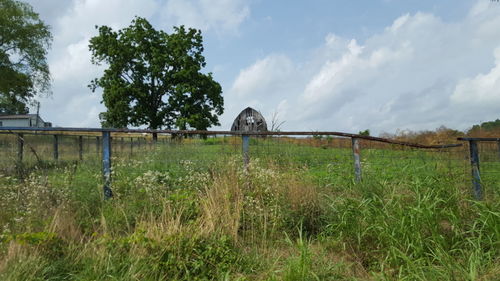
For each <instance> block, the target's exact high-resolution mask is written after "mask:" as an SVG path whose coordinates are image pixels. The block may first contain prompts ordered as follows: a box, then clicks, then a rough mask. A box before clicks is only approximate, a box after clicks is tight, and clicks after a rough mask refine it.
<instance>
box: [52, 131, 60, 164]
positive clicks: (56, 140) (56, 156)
mask: <svg viewBox="0 0 500 281" xmlns="http://www.w3.org/2000/svg"><path fill="white" fill-rule="evenodd" d="M53 156H54V160H56V161H57V160H59V136H58V135H54V155H53Z"/></svg>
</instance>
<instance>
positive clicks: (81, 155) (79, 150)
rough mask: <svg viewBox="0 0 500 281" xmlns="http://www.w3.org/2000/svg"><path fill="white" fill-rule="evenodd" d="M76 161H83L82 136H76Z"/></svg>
mask: <svg viewBox="0 0 500 281" xmlns="http://www.w3.org/2000/svg"><path fill="white" fill-rule="evenodd" d="M78 159H79V160H80V161H82V160H83V136H78Z"/></svg>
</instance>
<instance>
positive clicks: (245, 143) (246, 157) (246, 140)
mask: <svg viewBox="0 0 500 281" xmlns="http://www.w3.org/2000/svg"><path fill="white" fill-rule="evenodd" d="M241 140H242V153H243V167H244V168H245V170H247V169H248V164H249V163H250V154H249V153H248V150H249V147H250V136H249V135H242V136H241Z"/></svg>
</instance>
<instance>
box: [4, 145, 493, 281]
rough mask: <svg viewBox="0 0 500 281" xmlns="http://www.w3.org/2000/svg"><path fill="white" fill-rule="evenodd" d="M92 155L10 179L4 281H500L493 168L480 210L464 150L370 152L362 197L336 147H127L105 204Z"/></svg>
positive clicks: (345, 152)
mask: <svg viewBox="0 0 500 281" xmlns="http://www.w3.org/2000/svg"><path fill="white" fill-rule="evenodd" d="M38 146H39V147H43V144H38ZM47 146H48V144H46V145H45V147H47ZM92 151H93V150H92V149H89V150H88V151H87V153H86V154H85V155H84V159H85V160H84V161H82V162H79V161H76V160H75V159H73V158H72V157H73V156H71V157H67V158H64V157H65V156H64V154H62V159H61V160H60V161H59V162H58V163H55V162H54V161H51V160H50V153H49V152H50V150H48V151H47V152H45V154H43V155H44V159H43V160H44V162H43V163H36V161H34V162H29V161H27V162H26V163H25V166H24V167H23V169H17V170H13V169H7V168H6V169H2V171H3V172H0V210H1V212H0V227H1V228H0V280H499V279H498V276H500V255H499V253H500V244H499V241H500V211H499V210H500V200H499V197H498V194H499V185H498V183H499V182H500V173H498V174H496V173H494V170H493V168H494V167H496V166H494V165H495V164H494V163H495V160H494V159H493V158H492V159H491V163H492V164H488V165H490V166H484V169H483V170H486V171H490V173H489V174H488V173H487V172H486V173H485V175H486V176H485V178H484V181H485V182H484V183H485V193H486V196H485V200H484V201H480V202H478V201H474V200H472V198H471V192H470V178H469V173H470V170H469V166H468V163H467V161H466V159H465V158H464V155H463V152H464V151H460V150H458V151H453V152H432V151H421V150H398V149H389V148H386V149H375V148H370V147H366V148H365V149H364V150H362V152H361V153H362V161H363V163H362V166H363V181H362V182H361V183H355V182H354V177H353V172H352V169H353V168H352V166H353V164H352V158H351V157H352V156H351V151H350V149H349V148H340V147H337V148H332V147H330V146H328V142H325V144H324V145H319V146H317V147H312V146H308V145H299V144H291V143H288V142H285V141H280V140H276V139H272V138H268V139H255V140H253V141H252V144H251V159H252V161H251V163H250V166H249V167H248V170H245V169H243V167H242V159H241V146H240V144H239V143H238V140H237V139H234V138H209V139H207V140H185V141H184V142H183V143H178V144H175V143H171V144H169V145H159V146H158V147H157V148H156V149H149V148H146V147H145V146H142V147H141V148H139V147H134V148H133V150H132V153H131V152H130V150H129V146H127V144H126V145H125V146H124V147H123V148H120V147H119V146H116V148H115V151H114V154H113V155H114V157H113V175H112V177H113V186H112V188H113V191H114V194H115V197H114V198H113V199H111V200H103V196H102V175H101V171H100V169H101V164H100V161H99V159H98V157H97V155H96V153H95V151H94V152H92ZM27 153H29V152H27ZM68 153H69V152H68ZM26 157H30V156H29V154H28V155H26ZM492 165H493V166H492ZM16 171H17V172H16Z"/></svg>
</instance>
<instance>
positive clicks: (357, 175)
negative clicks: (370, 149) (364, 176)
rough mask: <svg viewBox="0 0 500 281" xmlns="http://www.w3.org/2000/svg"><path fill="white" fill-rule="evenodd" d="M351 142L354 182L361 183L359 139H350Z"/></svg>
mask: <svg viewBox="0 0 500 281" xmlns="http://www.w3.org/2000/svg"><path fill="white" fill-rule="evenodd" d="M351 142H352V154H353V156H354V180H355V181H356V182H361V157H360V147H359V139H358V138H351Z"/></svg>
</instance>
